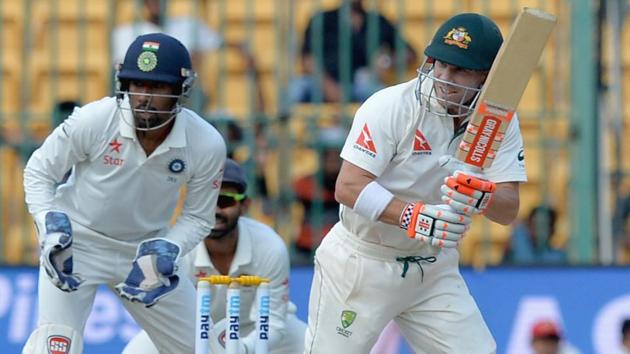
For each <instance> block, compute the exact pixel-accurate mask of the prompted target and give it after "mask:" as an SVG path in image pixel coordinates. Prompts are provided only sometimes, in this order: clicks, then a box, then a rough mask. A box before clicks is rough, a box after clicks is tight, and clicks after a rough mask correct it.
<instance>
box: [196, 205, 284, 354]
mask: <svg viewBox="0 0 630 354" xmlns="http://www.w3.org/2000/svg"><path fill="white" fill-rule="evenodd" d="M185 264H186V265H187V266H188V270H189V271H190V272H191V277H193V281H194V282H196V281H197V279H196V277H204V276H210V275H219V274H220V273H219V271H218V270H217V269H216V268H215V267H214V265H213V264H212V261H211V260H210V256H209V255H208V251H207V249H206V246H205V244H204V243H203V242H202V243H200V244H199V245H198V246H197V248H196V249H195V250H194V251H193V252H191V253H190V254H189V255H188V256H187V260H186V262H185ZM228 275H229V276H232V277H238V276H240V275H257V276H261V277H265V278H269V279H270V283H269V295H270V301H271V302H270V305H269V327H270V328H269V347H270V348H274V347H275V346H276V345H277V344H278V343H279V342H280V341H282V337H283V335H284V334H285V333H286V329H285V322H286V316H287V304H288V299H289V254H288V252H287V248H286V245H285V243H284V241H283V240H282V238H280V236H279V235H278V234H277V233H276V232H275V231H274V230H273V229H271V228H270V227H269V226H267V225H265V224H263V223H261V222H258V221H256V220H253V219H250V218H247V217H240V218H239V221H238V242H237V246H236V254H235V255H234V259H233V260H232V264H231V266H230V270H229V274H228ZM211 294H212V295H211V296H212V301H211V302H212V309H211V310H212V319H213V321H215V322H217V321H219V320H221V319H222V318H224V317H225V304H226V302H225V298H226V294H227V287H226V286H212V287H211ZM255 300H256V288H253V287H241V314H240V316H241V317H240V321H241V322H240V323H241V326H242V328H248V327H250V328H251V326H254V324H255V321H256V317H255V316H256V306H254V304H255ZM254 332H255V331H254ZM243 342H244V343H245V345H246V346H248V348H250V350H253V347H254V343H255V333H251V334H250V335H249V336H247V337H246V338H243Z"/></svg>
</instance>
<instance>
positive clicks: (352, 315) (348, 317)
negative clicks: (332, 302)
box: [341, 310, 357, 328]
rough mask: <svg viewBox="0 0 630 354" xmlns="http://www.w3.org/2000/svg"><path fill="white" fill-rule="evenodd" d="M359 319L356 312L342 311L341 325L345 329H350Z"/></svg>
mask: <svg viewBox="0 0 630 354" xmlns="http://www.w3.org/2000/svg"><path fill="white" fill-rule="evenodd" d="M356 318H357V313H356V312H354V311H348V310H345V311H341V325H342V326H343V328H348V327H350V326H351V325H352V322H354V320H355V319H356Z"/></svg>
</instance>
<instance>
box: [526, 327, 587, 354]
mask: <svg viewBox="0 0 630 354" xmlns="http://www.w3.org/2000/svg"><path fill="white" fill-rule="evenodd" d="M531 343H532V350H533V352H534V354H580V351H579V350H577V349H576V348H574V347H573V346H571V345H570V344H569V343H567V342H566V341H565V340H564V338H563V336H562V332H561V331H560V329H559V328H558V325H556V323H555V322H553V321H550V320H542V321H539V322H536V323H535V324H534V326H533V327H532V342H531Z"/></svg>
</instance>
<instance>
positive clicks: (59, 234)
mask: <svg viewBox="0 0 630 354" xmlns="http://www.w3.org/2000/svg"><path fill="white" fill-rule="evenodd" d="M41 261H42V265H43V267H44V270H45V271H46V274H48V277H49V278H50V281H51V282H52V283H53V284H54V285H55V286H56V287H58V288H59V289H60V290H63V291H66V292H71V291H75V290H77V288H78V287H79V285H81V283H82V282H83V278H82V277H81V276H80V275H79V274H76V273H73V272H72V226H71V223H70V219H69V218H68V215H66V214H65V213H62V212H59V211H49V212H48V213H46V216H45V230H44V235H43V240H42V244H41Z"/></svg>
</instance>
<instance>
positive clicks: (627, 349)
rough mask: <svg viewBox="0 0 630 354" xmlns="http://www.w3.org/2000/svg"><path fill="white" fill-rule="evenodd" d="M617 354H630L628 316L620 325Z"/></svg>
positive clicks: (629, 319) (629, 322)
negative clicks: (619, 342)
mask: <svg viewBox="0 0 630 354" xmlns="http://www.w3.org/2000/svg"><path fill="white" fill-rule="evenodd" d="M619 354H630V318H626V319H625V320H624V321H623V323H622V325H621V349H620V351H619Z"/></svg>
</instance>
